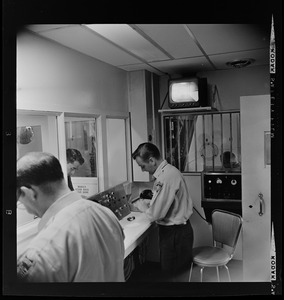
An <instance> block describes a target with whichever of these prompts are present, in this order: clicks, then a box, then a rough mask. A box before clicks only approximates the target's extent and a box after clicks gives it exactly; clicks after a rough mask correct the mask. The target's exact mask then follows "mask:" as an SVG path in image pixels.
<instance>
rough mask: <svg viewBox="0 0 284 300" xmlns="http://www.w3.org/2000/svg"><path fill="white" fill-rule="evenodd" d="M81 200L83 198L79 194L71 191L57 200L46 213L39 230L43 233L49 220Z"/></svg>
mask: <svg viewBox="0 0 284 300" xmlns="http://www.w3.org/2000/svg"><path fill="white" fill-rule="evenodd" d="M79 199H81V196H80V195H79V194H78V193H77V192H74V191H70V192H68V193H66V194H64V195H63V196H61V197H60V198H58V199H57V200H55V202H54V203H53V204H52V205H51V206H50V207H49V208H48V209H47V210H46V212H45V213H44V215H43V216H42V218H41V220H40V222H39V224H38V230H39V231H41V230H42V229H43V227H44V226H45V225H46V224H47V222H48V220H50V218H51V217H53V216H55V215H56V214H57V213H58V212H59V211H60V210H61V209H62V208H64V207H65V206H67V205H69V204H71V203H73V202H75V201H77V200H79Z"/></svg>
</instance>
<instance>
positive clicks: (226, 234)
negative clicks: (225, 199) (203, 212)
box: [212, 209, 243, 252]
mask: <svg viewBox="0 0 284 300" xmlns="http://www.w3.org/2000/svg"><path fill="white" fill-rule="evenodd" d="M242 222H243V221H242V217H241V216H240V215H238V214H235V213H232V212H229V211H225V210H220V209H215V210H214V211H213V212H212V234H213V241H216V242H218V243H221V244H223V245H227V246H230V247H231V248H233V249H232V250H233V252H234V250H235V247H236V245H237V241H238V238H239V235H240V231H241V228H242Z"/></svg>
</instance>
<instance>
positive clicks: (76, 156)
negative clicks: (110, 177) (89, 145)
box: [66, 148, 85, 165]
mask: <svg viewBox="0 0 284 300" xmlns="http://www.w3.org/2000/svg"><path fill="white" fill-rule="evenodd" d="M66 158H67V163H73V162H74V161H78V162H79V164H80V165H82V164H83V163H84V162H85V160H84V158H83V156H82V154H81V152H80V151H79V150H77V149H72V148H69V149H67V150H66Z"/></svg>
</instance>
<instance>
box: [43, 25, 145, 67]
mask: <svg viewBox="0 0 284 300" xmlns="http://www.w3.org/2000/svg"><path fill="white" fill-rule="evenodd" d="M39 34H40V35H42V36H44V37H46V38H49V39H51V40H54V41H57V42H58V43H60V44H63V45H64V46H67V47H69V48H72V49H75V50H77V51H79V52H82V53H84V54H86V55H89V56H91V57H95V58H96V59H98V60H101V61H103V62H106V63H108V64H111V65H114V66H117V65H124V64H137V63H141V61H140V60H138V59H136V58H135V57H133V56H131V55H130V54H128V53H126V52H124V51H123V50H121V49H119V48H118V47H116V46H114V45H112V44H111V43H109V42H107V41H106V40H105V39H103V38H101V37H100V36H98V35H96V34H95V33H93V32H92V31H91V30H89V29H87V28H85V27H84V26H77V27H69V26H66V27H63V28H61V29H57V30H49V31H42V32H40V33H39Z"/></svg>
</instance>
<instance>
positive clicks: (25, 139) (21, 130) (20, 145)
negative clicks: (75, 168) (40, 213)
mask: <svg viewBox="0 0 284 300" xmlns="http://www.w3.org/2000/svg"><path fill="white" fill-rule="evenodd" d="M32 151H43V150H42V133H41V126H40V125H36V126H21V127H17V159H19V158H20V157H22V156H24V155H25V154H26V153H28V152H32ZM34 219H35V216H33V215H32V214H30V213H28V212H27V211H26V208H25V206H24V205H23V204H22V203H20V202H19V201H18V202H17V227H19V226H21V225H24V224H27V223H29V222H31V221H33V220H34Z"/></svg>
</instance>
